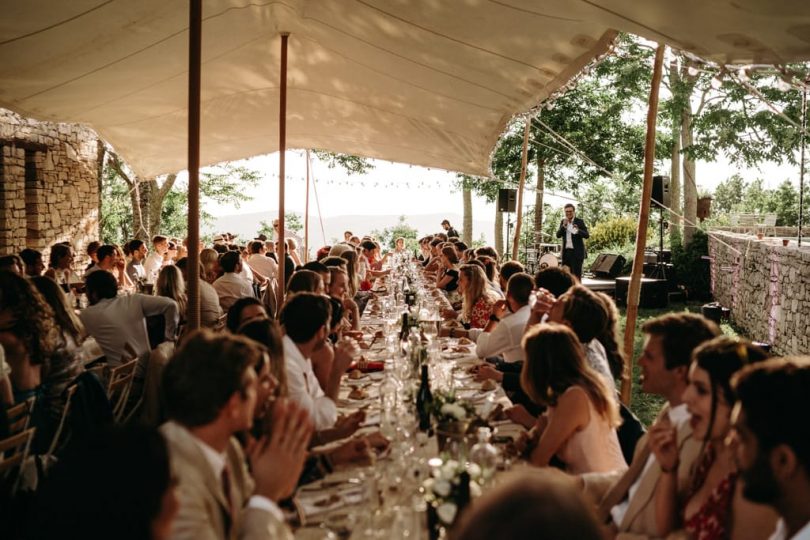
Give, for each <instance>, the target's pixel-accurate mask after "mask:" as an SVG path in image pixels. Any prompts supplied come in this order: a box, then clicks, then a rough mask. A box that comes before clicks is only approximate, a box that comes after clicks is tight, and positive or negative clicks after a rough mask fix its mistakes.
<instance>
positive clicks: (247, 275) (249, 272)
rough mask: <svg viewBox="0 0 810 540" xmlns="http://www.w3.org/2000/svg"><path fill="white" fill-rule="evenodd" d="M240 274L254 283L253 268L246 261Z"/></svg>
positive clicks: (243, 262)
mask: <svg viewBox="0 0 810 540" xmlns="http://www.w3.org/2000/svg"><path fill="white" fill-rule="evenodd" d="M239 275H240V276H242V278H244V279H246V280H247V282H248V283H251V284H252V283H253V270H252V269H251V268H250V266H248V265H246V264H245V261H242V271H241V272H239Z"/></svg>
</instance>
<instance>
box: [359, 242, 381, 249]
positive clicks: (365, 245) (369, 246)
mask: <svg viewBox="0 0 810 540" xmlns="http://www.w3.org/2000/svg"><path fill="white" fill-rule="evenodd" d="M360 247H361V248H363V249H365V250H366V251H373V250H375V249H377V244H375V243H374V242H373V241H371V240H366V241H365V242H360Z"/></svg>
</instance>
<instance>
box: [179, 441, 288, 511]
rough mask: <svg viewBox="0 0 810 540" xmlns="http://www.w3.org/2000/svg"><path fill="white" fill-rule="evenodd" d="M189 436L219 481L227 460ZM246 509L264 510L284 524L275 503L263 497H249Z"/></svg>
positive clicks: (222, 454)
mask: <svg viewBox="0 0 810 540" xmlns="http://www.w3.org/2000/svg"><path fill="white" fill-rule="evenodd" d="M189 435H190V436H191V440H193V441H194V443H195V444H196V445H197V447H198V448H199V449H200V452H202V455H203V456H205V461H207V462H208V464H209V465H210V466H211V471H212V472H213V473H214V478H216V479H217V480H219V479H221V478H222V471H223V469H225V464H226V460H227V456H226V454H225V452H223V453H221V454H220V453H219V452H217V451H216V450H214V449H213V448H211V447H210V446H208V445H207V444H206V443H204V442H203V441H201V440H200V439H198V438H197V437H195V436H194V434H193V433H189ZM247 507H248V508H260V509H262V510H266V511H268V512H270V513H271V514H273V517H275V518H276V519H277V520H279V521H280V522H282V523H284V514H283V513H282V512H281V509H280V508H279V507H278V506H277V505H276V503H274V502H273V501H271V500H270V499H268V498H267V497H265V496H263V495H251V497H250V499H248V503H247Z"/></svg>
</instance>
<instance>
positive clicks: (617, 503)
mask: <svg viewBox="0 0 810 540" xmlns="http://www.w3.org/2000/svg"><path fill="white" fill-rule="evenodd" d="M641 330H642V332H644V333H645V334H646V337H645V341H644V349H643V351H642V353H641V358H639V361H638V363H639V365H640V366H641V372H642V375H641V387H642V390H644V391H645V392H648V393H651V394H656V395H659V396H662V397H664V398H666V400H667V404H666V405H665V406H664V409H663V410H662V411H661V413H660V414H659V417H661V416H663V415H667V416H668V417H669V420H670V422H672V424H673V425H674V426H675V427H676V429H677V433H678V447H679V453H680V465H679V466H678V470H677V474H678V485H679V486H682V487H683V489H686V487H687V486H688V485H689V482H688V478H689V473H690V470H691V467H692V464H693V463H694V461H695V459H696V458H697V456H698V454H699V453H700V448H701V441H698V440H695V439H693V438H692V429H691V427H690V425H689V421H688V420H689V413H688V412H687V410H686V404H685V403H683V401H682V399H681V396H682V395H683V391H684V390H685V389H686V386H687V373H688V371H689V364H690V362H691V357H692V351H693V350H694V349H695V348H697V347H698V345H700V344H701V343H703V342H705V341H708V340H709V339H712V338H713V337H715V336H718V335H720V329H719V328H718V327H717V325H716V324H714V323H713V322H711V321H709V320H708V319H706V318H704V317H701V316H700V315H697V314H694V313H670V314H667V315H663V316H661V317H657V318H655V319H652V320H650V321H647V322H646V323H645V324H644V326H643V327H642V329H641ZM661 474H662V469H661V467H660V466H659V465H658V463H657V462H656V460H655V456H654V455H653V454H652V452H651V449H650V446H649V444H648V438H647V435H645V436H643V437H642V438H641V439H639V442H638V443H637V445H636V450H635V453H634V455H633V461H632V463H631V464H630V467H629V468H628V469H627V470H626V471H623V472H618V473H617V472H614V473H593V474H585V475H582V476H581V479H582V483H583V487H584V489H585V492H586V494H588V495H589V496H590V497H591V498H592V499H593V500H594V501H595V502H596V503H597V504H598V510H597V515H598V518H599V520H600V521H601V522H602V523H604V524H605V525H606V526H607V527H609V528H610V530H611V535H616V538H621V539H625V540H629V539H641V538H655V537H657V536H658V534H657V524H656V520H655V498H654V495H655V486H656V484H657V483H658V480H659V478H661ZM681 495H683V493H681Z"/></svg>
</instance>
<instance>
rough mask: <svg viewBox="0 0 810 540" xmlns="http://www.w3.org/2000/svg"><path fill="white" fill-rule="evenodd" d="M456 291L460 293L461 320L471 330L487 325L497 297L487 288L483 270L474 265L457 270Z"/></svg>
mask: <svg viewBox="0 0 810 540" xmlns="http://www.w3.org/2000/svg"><path fill="white" fill-rule="evenodd" d="M458 290H459V292H460V293H461V298H462V302H461V319H462V320H463V321H464V322H466V323H469V325H470V327H471V328H484V327H486V325H487V324H488V323H489V318H490V316H491V315H492V308H493V306H494V305H495V302H496V301H497V300H498V297H497V296H496V295H495V293H494V292H492V290H491V289H490V288H489V286H488V281H487V276H486V274H484V270H483V269H482V268H481V267H480V266H478V265H475V264H464V265H462V266H461V267H460V268H459V276H458Z"/></svg>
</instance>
